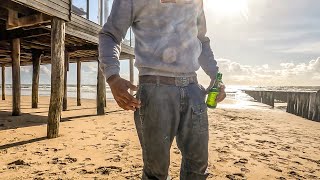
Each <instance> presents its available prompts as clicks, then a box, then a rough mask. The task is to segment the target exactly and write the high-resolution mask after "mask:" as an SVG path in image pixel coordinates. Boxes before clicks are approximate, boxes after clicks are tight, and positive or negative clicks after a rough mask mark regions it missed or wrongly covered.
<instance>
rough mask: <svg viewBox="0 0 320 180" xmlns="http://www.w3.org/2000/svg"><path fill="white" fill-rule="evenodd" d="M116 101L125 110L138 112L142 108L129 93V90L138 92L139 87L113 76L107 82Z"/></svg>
mask: <svg viewBox="0 0 320 180" xmlns="http://www.w3.org/2000/svg"><path fill="white" fill-rule="evenodd" d="M107 82H108V84H109V86H110V89H111V92H112V94H113V97H114V99H115V100H116V102H117V103H118V105H119V106H120V107H121V108H122V109H124V110H132V111H136V109H137V108H140V107H141V105H140V104H141V102H140V101H139V100H138V99H136V98H134V97H133V96H132V95H131V94H129V93H128V89H131V90H133V91H137V89H138V88H137V87H136V86H134V85H133V84H131V83H130V81H127V80H125V79H123V78H121V77H120V76H119V75H112V76H111V77H109V78H108V80H107Z"/></svg>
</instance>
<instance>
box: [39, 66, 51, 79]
mask: <svg viewBox="0 0 320 180" xmlns="http://www.w3.org/2000/svg"><path fill="white" fill-rule="evenodd" d="M40 73H41V74H44V75H47V76H48V77H50V76H51V70H50V69H49V68H48V66H40Z"/></svg>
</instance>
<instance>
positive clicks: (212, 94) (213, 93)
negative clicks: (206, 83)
mask: <svg viewBox="0 0 320 180" xmlns="http://www.w3.org/2000/svg"><path fill="white" fill-rule="evenodd" d="M221 83H222V73H220V72H218V73H217V76H216V80H215V83H214V85H213V87H212V88H211V89H210V90H209V93H208V97H207V106H208V108H212V109H214V108H216V107H217V101H216V98H217V96H218V94H219V92H220V84H221Z"/></svg>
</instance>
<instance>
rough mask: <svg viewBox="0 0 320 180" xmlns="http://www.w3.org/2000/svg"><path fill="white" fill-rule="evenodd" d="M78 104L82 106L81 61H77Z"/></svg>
mask: <svg viewBox="0 0 320 180" xmlns="http://www.w3.org/2000/svg"><path fill="white" fill-rule="evenodd" d="M77 106H81V61H80V60H78V61H77Z"/></svg>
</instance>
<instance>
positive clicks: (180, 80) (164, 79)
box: [139, 75, 198, 86]
mask: <svg viewBox="0 0 320 180" xmlns="http://www.w3.org/2000/svg"><path fill="white" fill-rule="evenodd" d="M144 83H151V84H158V85H159V84H163V85H175V86H188V85H189V84H197V83H198V80H197V77H196V76H191V77H168V76H156V75H141V76H139V84H144Z"/></svg>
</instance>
